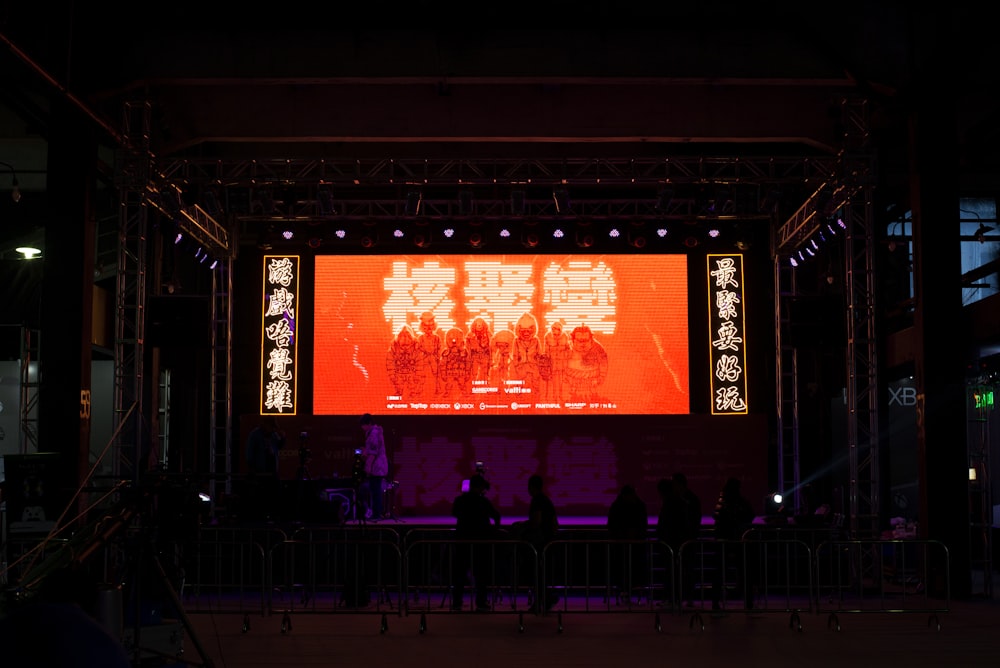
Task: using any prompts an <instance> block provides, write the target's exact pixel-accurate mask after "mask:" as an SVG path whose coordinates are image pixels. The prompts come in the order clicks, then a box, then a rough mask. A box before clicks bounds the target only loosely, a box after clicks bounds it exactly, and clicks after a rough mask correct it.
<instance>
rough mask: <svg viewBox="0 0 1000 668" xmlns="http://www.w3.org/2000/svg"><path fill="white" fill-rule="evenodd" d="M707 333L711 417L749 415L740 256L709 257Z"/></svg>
mask: <svg viewBox="0 0 1000 668" xmlns="http://www.w3.org/2000/svg"><path fill="white" fill-rule="evenodd" d="M707 275H708V330H709V332H708V333H709V345H710V347H711V352H710V359H711V368H712V382H711V387H712V414H713V415H744V414H746V413H747V412H748V410H749V407H748V406H747V380H746V317H745V313H746V311H745V306H746V305H745V304H744V295H745V294H746V293H745V290H744V285H743V256H742V255H740V254H725V255H721V254H720V255H714V254H712V255H709V256H708V269H707Z"/></svg>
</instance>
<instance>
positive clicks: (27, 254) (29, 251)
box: [14, 246, 42, 260]
mask: <svg viewBox="0 0 1000 668" xmlns="http://www.w3.org/2000/svg"><path fill="white" fill-rule="evenodd" d="M14 250H15V251H17V252H18V253H20V254H21V255H23V256H24V259H25V260H31V259H32V258H36V257H38V256H39V255H41V254H42V251H41V249H38V248H35V247H34V246H18V247H17V248H15V249H14Z"/></svg>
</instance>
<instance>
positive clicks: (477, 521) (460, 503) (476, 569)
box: [451, 473, 500, 612]
mask: <svg viewBox="0 0 1000 668" xmlns="http://www.w3.org/2000/svg"><path fill="white" fill-rule="evenodd" d="M489 489H490V483H489V482H488V481H487V480H486V478H484V477H483V475H482V474H480V473H477V474H476V475H474V476H472V477H471V478H470V479H469V489H468V491H465V492H462V493H461V494H460V495H458V496H457V497H455V501H454V502H453V503H452V505H451V514H452V516H453V517H454V518H455V538H457V539H458V540H459V541H483V540H489V539H491V538H495V537H496V535H497V533H496V528H497V527H499V526H500V511H498V510H497V509H496V506H494V505H493V502H492V501H490V500H489V499H488V498H487V497H486V492H488V491H489ZM491 548H492V546H491V545H489V544H488V543H471V544H469V545H466V544H461V543H460V544H458V545H455V546H454V553H453V554H452V562H451V563H452V591H451V609H452V610H461V609H462V599H463V598H464V596H465V581H466V578H467V577H468V575H469V574H470V571H471V575H472V581H473V585H474V587H475V590H476V611H477V612H486V611H489V609H490V600H489V591H488V589H487V584H488V582H489V579H490V571H491V570H492V566H493V560H492V559H491V558H490V555H491Z"/></svg>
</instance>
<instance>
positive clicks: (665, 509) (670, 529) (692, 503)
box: [656, 473, 701, 604]
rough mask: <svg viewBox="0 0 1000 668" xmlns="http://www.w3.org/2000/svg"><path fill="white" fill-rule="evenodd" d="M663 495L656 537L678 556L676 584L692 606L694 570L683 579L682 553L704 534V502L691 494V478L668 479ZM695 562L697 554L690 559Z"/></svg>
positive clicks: (678, 475)
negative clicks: (692, 576)
mask: <svg viewBox="0 0 1000 668" xmlns="http://www.w3.org/2000/svg"><path fill="white" fill-rule="evenodd" d="M656 490H657V491H658V492H659V494H660V501H661V506H660V514H659V516H658V517H657V520H656V537H657V539H659V540H661V541H663V542H664V543H666V544H667V545H669V546H670V549H671V550H673V553H674V582H675V583H677V585H678V586H679V587H680V591H679V592H678V593H679V595H680V600H681V602H682V603H683V602H684V601H687V602H688V603H689V604H690V603H691V601H692V599H693V598H694V595H693V591H692V590H693V586H692V584H691V581H690V579H691V578H690V574H691V569H690V568H687V569H685V570H684V573H687V575H686V576H684V577H682V575H683V574H682V572H681V570H680V562H681V550H682V549H683V548H682V546H683V545H684V543H686V542H687V541H690V540H696V539H697V538H698V536H699V535H700V534H701V499H699V498H698V495H697V494H695V493H694V492H692V491H691V488H689V487H688V484H687V476H685V475H684V474H683V473H674V474H673V476H671V477H670V479H667V478H664V479H662V480H660V481H659V482H658V483H657V485H656ZM687 556H688V558H689V559H692V558H694V552H693V551H691V552H690V553H689V554H688V555H687Z"/></svg>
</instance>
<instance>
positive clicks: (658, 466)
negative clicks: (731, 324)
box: [240, 415, 768, 517]
mask: <svg viewBox="0 0 1000 668" xmlns="http://www.w3.org/2000/svg"><path fill="white" fill-rule="evenodd" d="M259 419H260V418H259V416H258V415H245V416H243V418H242V420H241V424H240V429H241V432H242V433H244V434H247V433H249V432H250V429H252V428H253V426H254V424H255V423H256V422H257V421H258V420H259ZM277 419H278V422H279V425H280V426H281V428H282V429H283V430H284V431H285V433H286V439H287V440H286V447H285V448H284V450H283V451H282V452H281V453H280V457H279V468H280V471H279V473H280V477H281V478H282V479H283V480H285V481H294V480H296V479H297V478H300V477H306V478H308V479H309V480H311V481H320V482H318V483H316V484H311V485H310V486H309V487H310V488H311V489H322V488H323V487H324V485H323V484H322V481H332V482H331V484H330V487H336V486H337V485H339V484H340V482H337V481H341V482H342V481H344V480H349V479H350V477H351V473H352V464H353V461H354V450H355V448H357V447H359V446H360V444H361V443H362V439H363V432H362V431H361V427H360V425H359V423H358V418H357V417H356V416H351V417H344V416H304V415H297V416H279V417H278V418H277ZM376 419H377V421H378V422H379V423H380V424H381V425H382V426H383V429H384V431H385V436H386V448H387V451H388V454H389V461H390V465H391V471H390V475H389V478H390V479H391V480H395V481H398V483H399V486H398V488H397V489H396V490H395V508H396V511H397V514H398V515H400V516H406V517H420V516H427V515H448V514H449V513H450V510H451V502H452V500H453V499H454V498H455V496H456V495H457V494H458V492H459V487H460V485H461V482H462V480H463V479H466V478H468V477H469V476H470V475H472V474H473V473H474V472H475V466H476V462H483V464H484V466H485V468H486V476H487V478H488V479H489V481H490V483H491V489H490V497H491V498H492V499H493V501H494V503H496V504H497V506H498V508H499V509H500V511H501V513H503V514H504V515H507V516H511V515H524V514H525V513H526V512H527V507H528V501H529V496H528V491H527V480H528V476H530V475H532V474H534V473H539V474H541V475H542V476H543V477H544V478H545V480H546V487H547V489H548V492H549V494H550V495H551V496H552V499H553V501H554V502H555V503H556V505H557V507H558V508H559V510H560V512H561V513H563V514H564V515H567V516H595V515H596V516H604V515H606V514H607V510H608V506H609V505H610V504H611V501H612V500H613V499H614V497H615V494H616V493H617V492H618V490H619V489H620V487H621V486H622V485H624V484H631V485H635V486H636V488H637V489H638V490H639V493H640V495H641V496H642V498H643V499H644V500H645V501H646V503H647V505H648V506H649V510H650V514H653V515H655V514H656V511H657V509H658V508H659V499H658V497H657V494H656V482H657V481H658V480H659V479H660V478H665V477H669V476H670V475H671V474H672V473H674V472H675V471H680V472H683V473H684V474H686V475H687V477H688V480H689V482H690V485H691V487H692V489H694V490H695V492H696V493H697V494H698V495H699V496H700V497H701V499H702V504H703V510H704V512H705V513H706V514H710V513H711V511H712V507H713V506H714V504H715V499H716V496H717V495H718V492H719V489H720V488H721V487H722V484H723V483H724V482H725V480H726V479H727V478H728V477H730V476H735V477H737V478H740V479H741V480H742V481H743V491H744V493H745V494H746V496H747V498H749V499H750V501H751V502H752V503H753V505H754V507H755V510H756V511H757V512H758V513H759V512H761V506H762V501H763V498H764V495H765V494H766V492H767V488H766V487H767V448H768V428H767V421H766V419H765V418H764V417H763V416H758V415H748V416H728V417H719V416H708V415H686V416H627V417H625V416H619V417H616V416H590V415H578V416H545V417H543V416H517V417H510V416H507V417H498V416H489V415H487V416H475V417H474V416H464V417H453V416H448V417H444V416H441V417H439V416H420V417H406V416H398V415H386V416H377V418H376ZM240 461H241V463H242V466H241V470H243V471H245V470H246V464H245V456H242V457H241V458H240ZM303 461H304V462H305V465H304V467H303V466H302V464H303Z"/></svg>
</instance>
